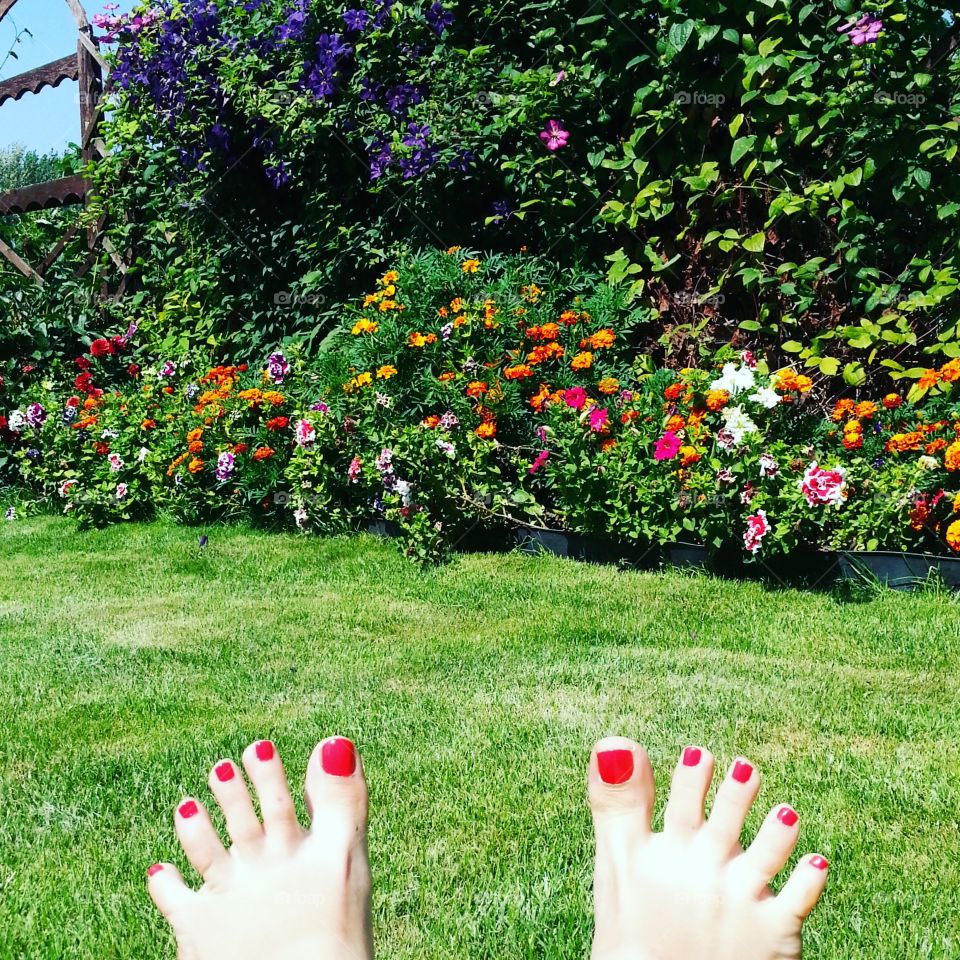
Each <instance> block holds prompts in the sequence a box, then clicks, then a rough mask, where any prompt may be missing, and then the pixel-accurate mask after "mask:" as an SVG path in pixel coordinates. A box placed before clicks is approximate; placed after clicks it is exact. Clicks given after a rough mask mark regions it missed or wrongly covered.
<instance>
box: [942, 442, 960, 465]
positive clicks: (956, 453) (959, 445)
mask: <svg viewBox="0 0 960 960" xmlns="http://www.w3.org/2000/svg"><path fill="white" fill-rule="evenodd" d="M943 465H944V466H945V467H946V468H947V469H948V470H949V471H950V472H951V473H956V471H957V470H960V440H955V441H954V442H953V443H951V444H950V446H949V447H947V452H946V453H945V454H944V455H943Z"/></svg>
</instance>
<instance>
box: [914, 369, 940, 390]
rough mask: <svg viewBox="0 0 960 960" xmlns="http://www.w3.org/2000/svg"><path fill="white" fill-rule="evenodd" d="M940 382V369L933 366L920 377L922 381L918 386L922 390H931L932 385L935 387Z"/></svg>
mask: <svg viewBox="0 0 960 960" xmlns="http://www.w3.org/2000/svg"><path fill="white" fill-rule="evenodd" d="M939 382H940V371H939V370H934V369H933V368H932V367H931V368H930V369H928V370H924V372H923V375H922V376H921V377H920V381H919V383H918V384H917V386H919V387H920V389H921V390H929V389H930V387H934V386H936V385H937V383H939Z"/></svg>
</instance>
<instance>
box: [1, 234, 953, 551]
mask: <svg viewBox="0 0 960 960" xmlns="http://www.w3.org/2000/svg"><path fill="white" fill-rule="evenodd" d="M633 320H634V316H633V314H632V312H631V310H630V308H629V306H628V305H627V304H626V303H625V302H624V300H623V297H622V294H620V293H618V292H616V291H615V290H614V289H612V288H610V287H608V286H606V285H605V284H603V283H602V282H600V281H599V280H598V279H597V278H596V277H591V276H588V275H582V276H580V275H575V276H563V277H561V276H558V275H556V274H555V273H553V272H551V270H550V269H549V268H547V267H545V266H544V264H543V263H542V262H540V261H538V260H536V259H534V258H526V257H523V256H517V257H495V258H491V259H490V260H488V261H483V260H481V259H480V258H479V257H478V256H476V255H474V254H472V253H470V252H467V251H462V250H460V249H458V248H451V249H450V250H448V251H446V252H434V253H429V254H423V255H420V256H417V257H414V258H412V259H410V260H408V261H405V262H404V263H402V264H400V265H399V266H398V268H397V269H395V270H389V271H387V272H386V273H384V274H383V276H382V277H381V278H380V280H379V281H378V283H377V285H376V289H375V290H373V291H371V293H370V294H369V295H367V296H366V297H364V298H363V299H362V300H360V301H359V302H357V303H356V304H353V305H351V306H349V307H347V308H345V309H344V311H343V319H342V322H341V324H340V327H339V329H338V330H337V331H336V332H335V333H334V334H333V335H332V336H331V337H330V338H329V339H328V341H326V343H325V344H324V347H323V349H322V350H321V351H320V353H319V355H318V356H315V357H312V358H307V357H305V356H302V355H301V354H300V352H299V351H298V350H297V349H296V347H295V346H290V347H287V348H285V350H284V351H283V352H281V351H277V352H275V353H274V354H273V355H271V356H270V358H269V360H268V362H267V363H266V364H257V365H254V366H248V365H247V364H245V363H233V364H220V365H213V366H209V365H207V364H201V362H200V360H199V359H198V358H196V357H182V358H176V359H172V360H171V359H166V358H164V359H160V360H157V359H155V358H149V357H138V358H137V359H136V360H133V359H132V357H131V351H132V350H133V344H134V341H135V338H136V328H135V325H132V326H131V327H130V329H128V330H127V332H126V333H125V334H123V335H122V336H117V337H114V338H112V339H101V340H97V341H95V342H94V343H93V344H92V345H91V346H90V347H89V349H88V351H87V353H86V354H85V355H84V356H82V357H79V358H77V359H76V360H75V361H73V362H72V366H73V367H74V369H73V370H71V371H70V375H69V378H68V376H67V373H66V371H67V369H68V368H67V366H62V367H58V368H54V369H52V370H44V371H36V373H35V374H33V375H32V376H31V377H30V378H28V380H27V383H28V385H27V386H26V388H25V389H24V391H23V393H22V394H21V395H19V396H17V397H8V398H6V400H7V402H6V403H5V404H4V407H5V408H6V409H7V411H8V412H7V414H6V416H4V417H2V418H0V442H2V445H3V447H4V451H5V455H6V456H7V457H13V458H14V460H15V462H16V464H17V469H18V474H19V479H20V480H21V481H22V482H23V483H25V484H26V486H27V487H28V489H29V490H31V491H32V492H33V496H34V498H35V499H38V500H42V501H45V502H47V503H56V504H58V505H59V506H60V507H61V508H62V509H64V510H66V511H67V512H69V513H72V514H74V515H75V516H76V517H77V518H78V520H79V521H80V522H81V523H84V524H97V525H102V524H105V523H110V522H114V521H118V520H128V519H136V518H140V517H145V516H149V515H150V514H152V513H154V512H156V511H161V512H164V513H169V514H172V515H174V516H176V517H177V518H178V519H180V520H182V521H185V522H195V523H199V522H206V521H210V520H216V519H231V518H239V517H251V518H254V519H255V520H256V521H257V522H261V523H263V522H266V523H271V524H275V525H290V526H294V527H296V528H298V529H300V530H303V531H313V532H318V533H330V532H336V531H342V530H349V529H358V528H360V527H362V526H365V525H366V524H368V523H370V522H371V521H375V520H378V519H383V520H386V521H390V522H392V523H396V524H398V525H399V528H400V531H401V533H402V536H403V538H404V543H405V548H406V549H407V551H408V552H409V553H410V554H411V555H412V556H415V557H417V558H420V559H424V560H426V559H434V558H437V557H439V556H441V555H442V554H443V552H444V551H445V550H446V549H448V548H449V547H450V546H451V545H453V544H455V543H457V542H458V541H460V540H461V539H462V538H463V537H465V536H466V535H467V534H469V533H470V532H471V531H475V530H477V529H478V528H491V527H492V528H502V529H504V530H505V529H507V528H513V527H516V526H517V525H527V526H528V527H532V528H534V529H552V530H562V531H571V532H574V533H577V534H583V535H589V536H593V537H599V538H605V539H607V540H609V541H614V542H617V543H621V544H623V543H626V544H633V545H635V546H640V547H643V546H645V545H663V544H669V543H674V542H677V541H680V542H690V543H698V544H702V545H705V546H706V547H707V548H708V549H709V550H710V551H712V552H717V551H728V552H729V551H730V550H736V552H737V553H738V554H739V555H741V556H742V558H743V560H744V561H745V562H747V563H749V562H755V561H756V560H758V559H764V560H770V559H772V558H774V557H776V556H778V555H784V554H788V553H791V552H793V551H795V550H797V549H798V548H803V549H815V550H824V549H845V550H878V549H887V550H893V551H902V550H922V551H927V552H939V553H949V552H955V551H958V550H960V439H958V438H960V404H958V402H957V400H956V399H955V398H954V397H953V386H954V384H955V382H956V380H957V379H960V361H956V360H952V361H949V362H948V363H946V364H944V365H943V366H942V367H940V368H938V369H937V370H934V371H930V372H929V374H928V375H927V377H926V380H927V382H926V384H925V387H924V391H925V392H924V393H923V395H922V397H920V398H919V399H918V400H917V402H915V403H914V402H909V401H907V400H905V399H904V398H903V397H901V395H900V394H899V393H895V392H888V393H887V394H885V395H884V396H882V397H877V398H868V397H842V398H840V399H839V400H836V401H835V402H832V403H825V402H824V400H823V398H822V397H821V396H819V395H818V394H819V386H818V384H817V383H815V382H814V380H813V379H811V378H810V377H808V376H807V375H805V374H804V373H802V372H798V371H796V370H794V369H792V368H783V369H776V370H772V369H769V368H768V367H767V365H766V364H765V363H764V361H763V359H762V358H758V357H754V356H753V355H752V354H751V353H750V352H749V351H739V352H737V351H734V350H732V349H728V350H725V351H722V352H721V353H720V354H719V355H718V356H717V358H716V361H715V363H713V364H711V365H710V367H709V369H692V368H688V369H683V370H680V371H673V370H667V369H655V370H651V369H648V368H647V364H646V360H645V358H644V357H643V356H638V355H637V354H636V350H635V348H633V347H632V346H631V330H632V323H633Z"/></svg>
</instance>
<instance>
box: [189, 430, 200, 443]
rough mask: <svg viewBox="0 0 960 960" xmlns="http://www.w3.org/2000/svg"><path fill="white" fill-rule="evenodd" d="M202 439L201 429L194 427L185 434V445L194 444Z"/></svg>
mask: <svg viewBox="0 0 960 960" xmlns="http://www.w3.org/2000/svg"><path fill="white" fill-rule="evenodd" d="M202 438H203V427H195V428H194V429H193V430H191V431H190V432H189V433H188V434H187V443H194V442H196V441H197V440H201V439H202Z"/></svg>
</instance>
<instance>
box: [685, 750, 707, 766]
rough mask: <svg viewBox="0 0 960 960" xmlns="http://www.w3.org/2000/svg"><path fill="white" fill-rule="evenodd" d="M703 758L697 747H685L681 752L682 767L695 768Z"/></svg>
mask: <svg viewBox="0 0 960 960" xmlns="http://www.w3.org/2000/svg"><path fill="white" fill-rule="evenodd" d="M702 756H703V751H702V750H701V749H700V748H699V747H687V748H686V750H684V751H683V765H684V766H685V767H695V766H696V765H697V764H698V763H699V762H700V758H701V757H702Z"/></svg>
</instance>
